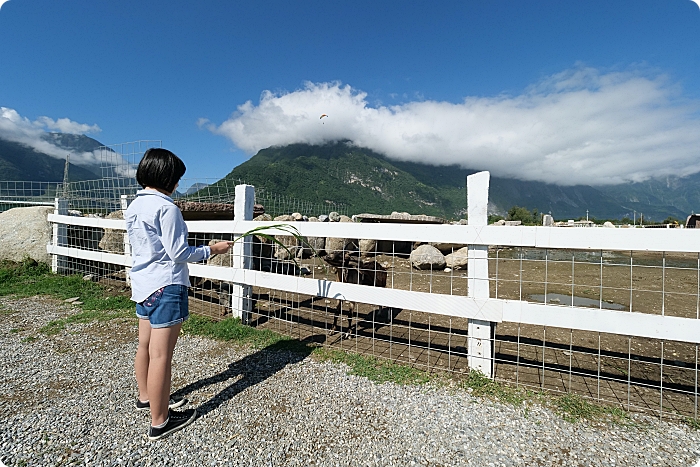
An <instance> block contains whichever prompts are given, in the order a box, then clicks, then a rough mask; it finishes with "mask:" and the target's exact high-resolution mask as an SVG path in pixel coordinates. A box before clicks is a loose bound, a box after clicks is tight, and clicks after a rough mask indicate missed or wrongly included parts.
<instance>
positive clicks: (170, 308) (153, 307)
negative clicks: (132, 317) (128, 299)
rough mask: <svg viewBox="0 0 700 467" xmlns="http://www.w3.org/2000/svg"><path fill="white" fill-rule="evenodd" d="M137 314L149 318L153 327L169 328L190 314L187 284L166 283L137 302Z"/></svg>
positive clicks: (141, 317)
mask: <svg viewBox="0 0 700 467" xmlns="http://www.w3.org/2000/svg"><path fill="white" fill-rule="evenodd" d="M136 316H138V317H139V318H140V319H147V320H149V321H150V323H151V327H152V328H167V327H170V326H175V325H176V324H180V323H182V322H183V321H185V320H186V319H187V318H188V317H189V316H190V311H189V307H188V302H187V286H186V285H166V286H165V287H163V288H161V289H158V290H156V291H155V292H153V293H152V294H151V296H150V297H148V298H147V299H146V300H144V301H142V302H141V303H137V304H136Z"/></svg>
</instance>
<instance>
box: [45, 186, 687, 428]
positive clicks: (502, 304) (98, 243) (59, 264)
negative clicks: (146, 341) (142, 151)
mask: <svg viewBox="0 0 700 467" xmlns="http://www.w3.org/2000/svg"><path fill="white" fill-rule="evenodd" d="M254 195H255V192H254V189H253V187H250V186H243V185H242V186H238V187H236V197H235V200H234V202H235V206H236V208H235V209H236V217H235V220H233V221H191V222H188V228H189V232H190V242H191V244H206V243H208V242H209V241H211V240H215V239H233V238H237V237H238V236H240V235H241V234H243V233H244V232H246V231H248V230H250V229H252V228H254V227H260V226H272V225H274V224H276V223H275V222H267V223H266V222H253V221H251V220H250V219H251V218H252V210H253V203H254V202H255V196H254ZM468 199H469V208H468V211H469V222H470V223H469V225H415V224H407V223H400V224H382V223H377V224H364V223H355V222H295V223H294V224H293V225H294V227H296V228H297V229H298V231H299V232H300V233H301V235H303V236H304V241H303V242H299V241H298V240H297V239H294V238H292V237H290V236H289V235H288V233H286V232H283V231H280V230H274V231H273V233H274V234H275V235H277V236H278V238H279V239H280V240H281V241H283V242H284V243H285V245H287V248H286V249H285V248H280V247H278V246H275V245H273V244H270V243H266V242H265V241H264V239H259V238H257V237H247V238H245V239H244V240H242V241H239V242H237V243H236V245H235V248H234V250H233V251H232V252H231V253H229V254H227V255H219V256H215V257H213V258H211V259H210V260H208V261H207V262H203V263H201V264H192V265H190V274H191V276H192V278H191V282H192V287H191V289H190V306H191V309H192V310H193V311H194V312H196V313H200V314H204V315H208V316H211V317H213V318H217V319H221V318H224V317H227V316H234V317H240V318H242V319H243V320H244V321H245V322H246V323H248V324H249V325H251V326H256V327H261V328H270V329H274V330H277V331H279V332H282V333H285V334H288V335H291V336H295V337H298V338H300V339H306V340H311V341H314V342H317V343H319V344H321V345H326V346H329V347H332V348H339V349H344V350H350V351H354V352H358V353H363V354H370V355H374V356H376V357H379V358H382V359H387V360H391V361H394V362H401V363H406V364H410V365H413V366H415V367H419V368H423V369H426V370H429V371H449V372H454V373H458V374H459V373H463V372H468V371H469V370H470V369H479V370H480V371H482V372H483V373H485V374H486V375H488V376H490V377H492V378H495V379H497V380H501V381H505V382H508V383H510V384H513V385H516V386H524V387H531V388H536V389H544V390H548V391H554V392H566V393H572V394H579V395H581V396H583V397H586V398H590V399H593V400H597V401H605V402H608V403H612V404H616V405H619V406H621V407H623V408H625V409H629V410H641V411H647V412H655V413H657V414H659V415H663V416H690V417H695V418H697V411H698V344H699V343H700V243H699V242H698V241H697V238H696V235H697V232H696V231H695V230H694V229H606V228H577V229H574V228H563V227H523V226H488V225H486V206H487V203H488V174H487V173H480V174H475V175H473V176H470V178H469V182H468ZM61 203H62V204H61ZM61 203H59V206H58V209H57V211H58V213H57V214H52V215H50V216H49V220H50V221H51V222H53V223H54V225H55V233H56V235H55V238H54V242H53V244H52V245H50V246H49V247H48V251H49V252H50V253H51V254H53V255H55V256H54V257H55V258H56V259H55V262H54V267H55V269H56V270H57V271H60V272H63V273H72V272H80V273H83V274H85V273H88V270H87V269H85V265H86V262H87V263H89V264H90V265H91V266H90V267H92V268H93V269H91V270H90V271H89V273H90V274H92V276H93V278H94V279H96V280H102V281H107V282H109V281H112V282H116V283H120V284H126V281H127V275H126V271H127V270H128V267H129V266H130V261H131V259H130V256H129V248H130V247H129V244H128V239H127V238H126V236H125V232H124V228H125V227H124V222H123V221H122V220H118V219H100V218H89V217H76V216H68V215H65V212H66V206H65V203H63V202H61ZM127 203H128V199H127V198H124V204H123V206H122V207H123V208H125V207H126V205H127ZM61 229H64V230H62V231H61Z"/></svg>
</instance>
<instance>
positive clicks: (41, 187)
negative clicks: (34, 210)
mask: <svg viewBox="0 0 700 467" xmlns="http://www.w3.org/2000/svg"><path fill="white" fill-rule="evenodd" d="M60 186H61V184H60V183H53V182H31V181H29V182H22V181H0V212H3V211H7V210H8V209H12V208H16V207H22V206H25V207H26V206H53V204H54V199H55V198H56V196H57V195H58V193H59V190H60Z"/></svg>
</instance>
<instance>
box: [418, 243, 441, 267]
mask: <svg viewBox="0 0 700 467" xmlns="http://www.w3.org/2000/svg"><path fill="white" fill-rule="evenodd" d="M410 261H411V265H412V266H413V267H414V268H416V269H430V270H433V271H437V270H443V269H445V264H446V263H445V257H444V256H443V254H442V253H441V252H440V250H438V249H437V248H435V247H434V246H432V245H427V244H426V245H421V246H419V247H418V248H416V249H415V250H413V251H412V252H411V256H410Z"/></svg>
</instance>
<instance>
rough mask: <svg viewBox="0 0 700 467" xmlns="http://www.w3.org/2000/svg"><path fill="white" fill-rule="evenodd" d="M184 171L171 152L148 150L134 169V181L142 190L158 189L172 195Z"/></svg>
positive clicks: (177, 158)
mask: <svg viewBox="0 0 700 467" xmlns="http://www.w3.org/2000/svg"><path fill="white" fill-rule="evenodd" d="M186 170H187V168H186V167H185V163H184V162H182V160H181V159H180V158H179V157H177V156H176V155H175V154H173V153H172V152H170V151H168V150H167V149H162V148H150V149H148V150H147V151H146V152H145V153H144V154H143V158H142V159H141V162H139V168H138V169H136V181H137V182H138V183H139V185H141V186H142V187H143V188H146V187H151V188H160V189H161V190H165V191H167V192H168V193H172V192H173V191H175V185H177V182H179V181H180V179H181V178H182V176H183V175H185V171H186Z"/></svg>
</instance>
